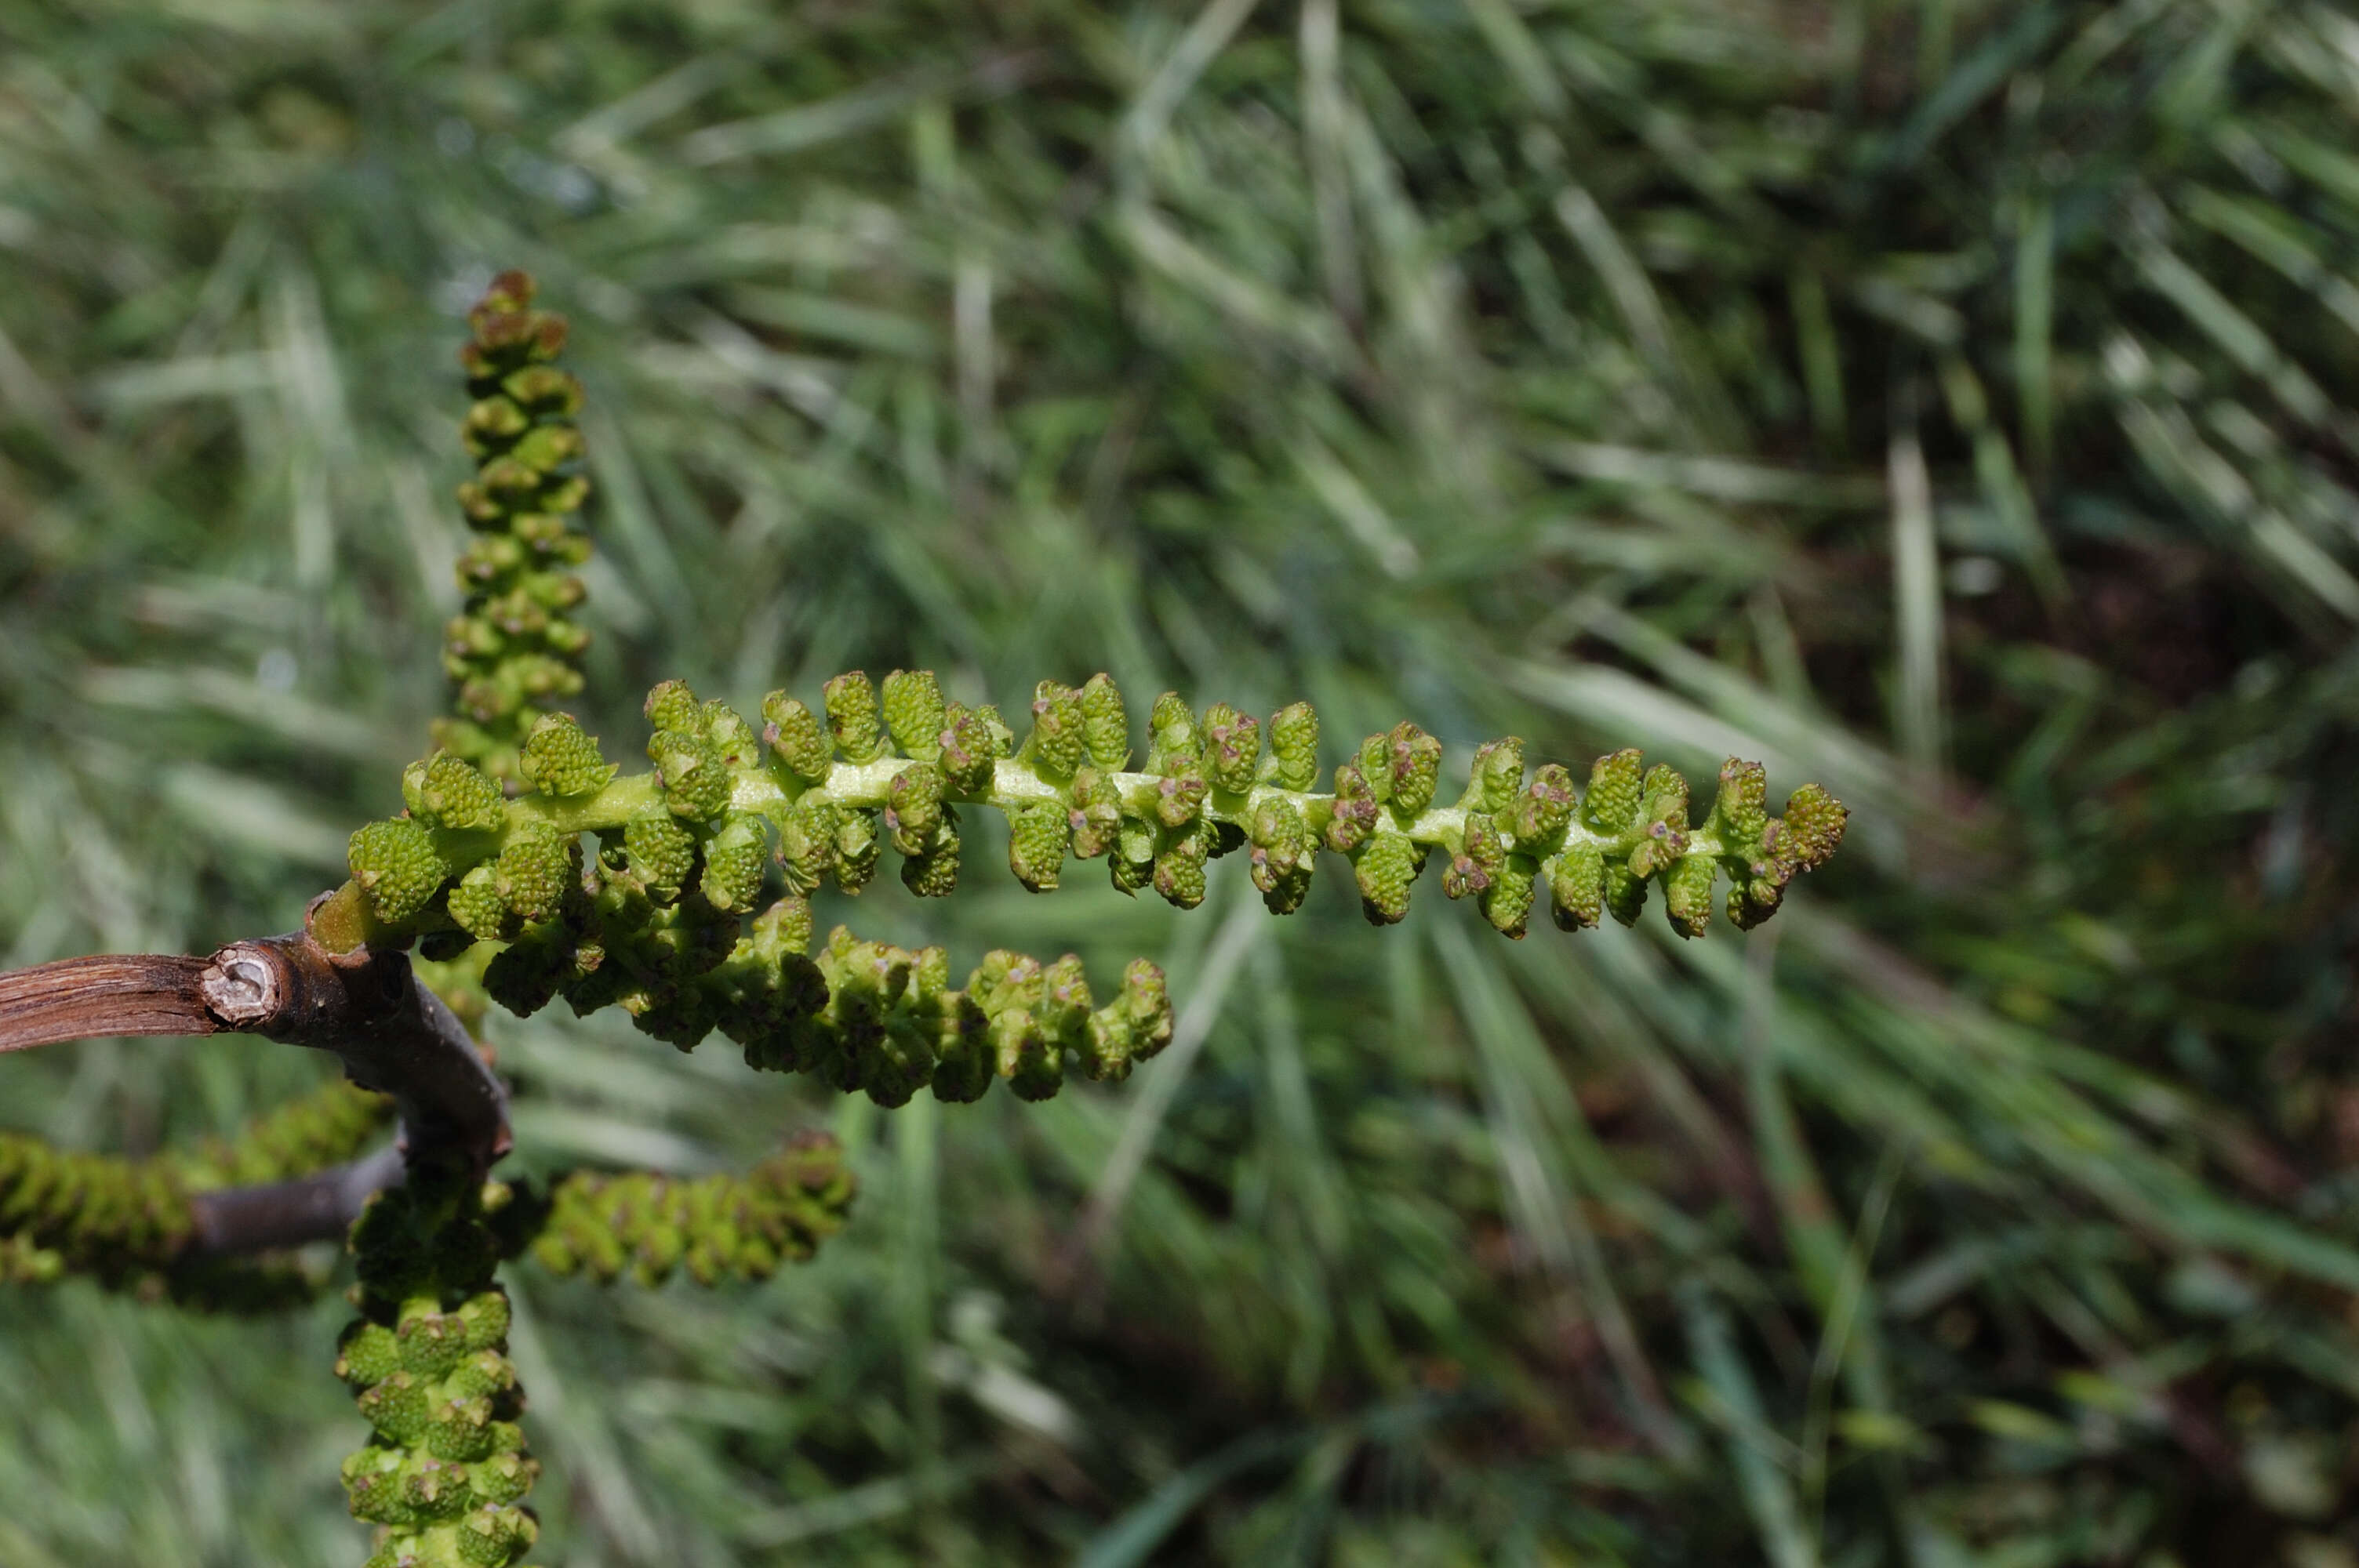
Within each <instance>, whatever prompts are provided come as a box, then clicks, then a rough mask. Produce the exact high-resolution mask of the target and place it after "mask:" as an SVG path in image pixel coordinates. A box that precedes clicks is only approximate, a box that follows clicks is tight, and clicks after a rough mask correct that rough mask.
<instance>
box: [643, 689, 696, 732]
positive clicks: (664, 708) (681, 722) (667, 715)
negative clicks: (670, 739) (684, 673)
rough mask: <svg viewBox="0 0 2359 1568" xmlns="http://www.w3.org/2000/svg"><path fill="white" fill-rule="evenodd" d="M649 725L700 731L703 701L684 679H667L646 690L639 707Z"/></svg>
mask: <svg viewBox="0 0 2359 1568" xmlns="http://www.w3.org/2000/svg"><path fill="white" fill-rule="evenodd" d="M641 711H643V712H644V713H645V714H646V715H647V723H648V725H649V726H650V727H651V728H653V729H657V730H684V731H686V732H688V733H690V734H697V733H701V731H702V730H703V728H704V724H703V719H704V705H703V704H702V703H701V702H699V701H697V699H696V693H695V692H693V691H691V690H690V689H689V685H688V683H687V682H686V681H684V680H668V681H663V682H661V683H659V684H658V685H657V686H656V687H654V688H653V689H652V690H650V691H649V692H648V693H647V704H646V706H645V707H644V708H642V709H641Z"/></svg>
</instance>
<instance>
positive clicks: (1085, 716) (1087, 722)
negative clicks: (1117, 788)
mask: <svg viewBox="0 0 2359 1568" xmlns="http://www.w3.org/2000/svg"><path fill="white" fill-rule="evenodd" d="M1082 740H1083V741H1085V742H1086V743H1087V745H1088V747H1089V753H1090V761H1091V762H1093V763H1094V764H1096V765H1097V767H1098V768H1099V769H1100V770H1101V771H1102V772H1104V773H1120V772H1121V771H1122V770H1123V769H1125V768H1126V767H1128V766H1129V765H1130V715H1129V714H1128V713H1127V712H1125V711H1124V709H1123V706H1122V691H1121V689H1120V688H1119V687H1116V686H1115V685H1114V677H1113V676H1110V675H1107V674H1106V673H1105V672H1104V671H1103V670H1101V671H1099V672H1098V673H1097V674H1096V675H1093V676H1091V677H1090V678H1089V680H1088V681H1087V682H1086V683H1084V684H1083V685H1082Z"/></svg>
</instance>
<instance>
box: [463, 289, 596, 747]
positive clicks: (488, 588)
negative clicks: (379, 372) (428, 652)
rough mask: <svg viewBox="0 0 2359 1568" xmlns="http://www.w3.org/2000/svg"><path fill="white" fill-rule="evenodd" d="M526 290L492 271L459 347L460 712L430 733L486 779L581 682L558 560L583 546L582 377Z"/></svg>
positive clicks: (574, 603) (569, 599)
mask: <svg viewBox="0 0 2359 1568" xmlns="http://www.w3.org/2000/svg"><path fill="white" fill-rule="evenodd" d="M532 296H533V285H532V279H530V278H529V277H527V276H525V275H524V274H522V273H518V272H511V273H504V274H502V275H501V276H499V277H497V278H495V280H493V283H492V287H491V289H490V291H489V292H488V293H486V294H485V295H484V298H483V301H482V302H481V303H480V304H478V305H477V306H476V307H475V308H474V309H473V311H472V312H470V313H469V315H468V318H467V320H468V325H469V326H470V327H471V328H472V329H473V339H472V340H471V341H469V342H468V343H467V345H466V346H465V347H464V348H463V349H462V350H461V351H460V359H461V362H462V364H463V365H464V366H465V369H466V373H467V391H468V394H469V395H470V396H472V397H473V398H474V400H475V401H474V405H473V406H472V407H470V408H469V409H468V410H467V417H466V420H465V423H464V424H463V425H462V427H461V436H462V439H463V440H464V441H465V443H466V447H467V453H468V455H469V456H470V457H472V458H473V459H474V460H475V464H476V470H475V477H474V478H473V479H472V480H470V481H467V482H466V483H465V484H462V485H461V486H460V487H459V505H460V510H461V511H462V513H463V514H465V516H466V519H467V523H468V525H469V526H470V527H471V528H473V530H474V539H473V543H472V544H471V545H470V546H468V548H467V551H466V553H465V554H464V555H462V556H461V557H459V568H458V570H459V586H460V588H461V589H462V591H463V592H464V593H465V594H466V596H467V597H466V604H465V606H464V608H463V609H462V610H461V611H460V613H459V614H458V616H457V617H456V618H455V619H453V620H452V621H451V623H450V626H449V628H448V629H447V630H446V631H445V633H444V635H443V646H442V665H443V668H444V670H445V672H446V673H447V674H448V675H449V676H450V677H451V683H452V687H453V693H452V695H453V706H454V707H455V708H456V709H457V713H458V717H456V718H453V719H443V720H441V721H440V722H439V723H438V724H437V725H436V734H435V739H436V741H438V742H439V743H440V744H441V745H442V746H444V747H446V748H448V749H449V750H450V751H451V752H452V753H453V754H455V755H458V756H462V757H467V758H470V759H472V760H473V761H474V762H478V763H481V764H482V765H483V766H484V768H486V769H487V770H489V771H490V772H491V773H493V774H494V775H495V776H497V777H507V776H510V775H512V774H513V773H514V772H515V767H516V748H517V746H518V745H519V744H521V743H522V741H523V740H524V735H525V732H526V730H528V729H529V728H530V727H531V724H532V721H533V719H535V718H537V717H538V715H539V714H540V713H541V712H543V711H544V710H546V709H547V708H550V707H552V706H554V705H555V704H557V703H560V702H562V701H564V700H565V699H566V698H568V697H572V696H573V695H574V694H575V693H577V692H579V691H580V690H581V689H582V672H581V669H580V668H579V661H580V658H581V655H582V649H583V648H584V647H586V646H587V645H588V644H589V641H590V637H589V633H586V632H584V631H583V630H582V628H581V627H580V626H579V625H578V624H576V623H575V622H573V621H572V620H571V619H570V618H569V613H568V612H569V611H572V610H574V609H575V608H576V607H578V606H579V605H580V604H581V602H582V580H581V579H579V578H577V577H574V576H573V575H572V574H571V571H570V569H568V568H574V567H578V566H580V565H581V564H582V562H584V561H586V560H588V559H589V557H590V540H589V536H588V535H585V534H583V533H582V530H581V528H580V526H579V524H577V522H576V521H575V518H574V514H576V513H578V512H579V511H580V510H581V509H582V503H583V502H584V501H585V500H587V499H588V498H589V494H590V481H589V480H588V479H586V478H585V477H583V476H582V474H581V472H580V471H579V470H580V467H581V457H582V435H581V432H580V431H579V430H578V429H576V428H575V427H574V424H573V417H574V416H575V415H576V414H577V413H578V412H580V410H581V407H582V384H581V383H580V382H578V381H576V380H575V379H574V378H573V377H572V376H571V374H569V373H566V372H564V371H561V370H559V369H558V368H557V367H556V366H555V365H554V364H552V363H550V361H552V360H554V359H555V358H556V357H557V355H558V352H559V351H560V350H561V349H562V348H563V347H564V346H565V333H566V325H565V319H564V318H563V317H561V316H557V315H552V314H550V313H549V312H548V311H544V310H536V309H534V308H532Z"/></svg>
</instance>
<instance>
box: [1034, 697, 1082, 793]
mask: <svg viewBox="0 0 2359 1568" xmlns="http://www.w3.org/2000/svg"><path fill="white" fill-rule="evenodd" d="M1087 744H1088V741H1087V738H1086V737H1085V736H1084V735H1083V734H1082V694H1081V693H1079V692H1077V691H1075V690H1074V689H1073V688H1072V687H1069V686H1063V685H1060V684H1059V683H1058V682H1056V681H1052V680H1044V681H1042V682H1041V683H1040V684H1039V685H1038V687H1035V688H1034V690H1033V693H1032V732H1031V733H1030V734H1028V735H1027V736H1026V737H1025V738H1024V744H1023V746H1022V748H1021V749H1019V750H1018V752H1016V755H1017V757H1018V758H1019V759H1021V760H1022V761H1024V762H1030V763H1031V764H1032V765H1033V766H1034V767H1035V768H1036V769H1038V771H1039V772H1040V773H1041V774H1042V775H1043V776H1045V777H1048V778H1051V779H1056V780H1060V781H1061V780H1064V779H1067V778H1071V776H1072V773H1073V770H1074V769H1075V768H1078V767H1080V766H1081V765H1082V758H1083V757H1084V756H1085V755H1087V749H1086V748H1087Z"/></svg>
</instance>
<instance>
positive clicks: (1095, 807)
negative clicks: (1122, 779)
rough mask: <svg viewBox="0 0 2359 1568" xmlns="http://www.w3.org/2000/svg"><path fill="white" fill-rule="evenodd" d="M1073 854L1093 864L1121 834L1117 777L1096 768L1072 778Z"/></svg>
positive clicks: (1083, 769) (1093, 767) (1089, 767)
mask: <svg viewBox="0 0 2359 1568" xmlns="http://www.w3.org/2000/svg"><path fill="white" fill-rule="evenodd" d="M1070 820H1071V825H1072V830H1073V853H1074V854H1076V855H1078V856H1080V857H1081V858H1082V860H1096V859H1097V858H1098V857H1099V856H1100V855H1103V854H1104V853H1106V851H1108V850H1109V849H1113V848H1114V841H1115V839H1116V838H1118V837H1119V836H1120V834H1121V832H1122V790H1121V788H1120V786H1118V785H1117V784H1115V783H1114V775H1113V774H1111V773H1101V772H1100V771H1099V770H1098V769H1097V768H1096V767H1095V766H1094V765H1092V766H1088V767H1084V768H1082V769H1081V770H1079V771H1078V772H1076V773H1074V774H1073V810H1072V813H1071V819H1070Z"/></svg>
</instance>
